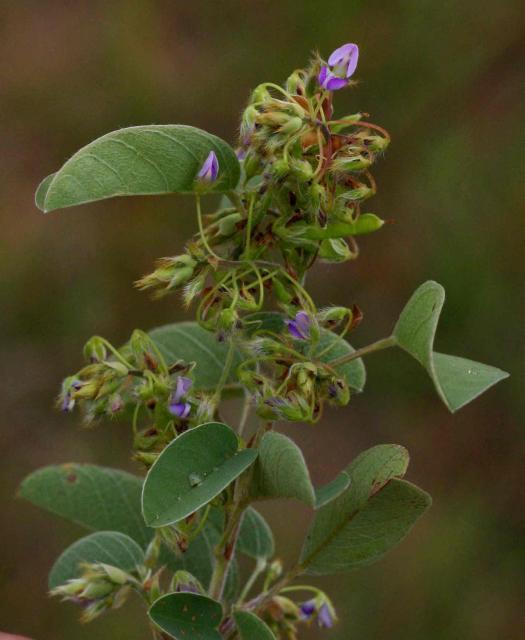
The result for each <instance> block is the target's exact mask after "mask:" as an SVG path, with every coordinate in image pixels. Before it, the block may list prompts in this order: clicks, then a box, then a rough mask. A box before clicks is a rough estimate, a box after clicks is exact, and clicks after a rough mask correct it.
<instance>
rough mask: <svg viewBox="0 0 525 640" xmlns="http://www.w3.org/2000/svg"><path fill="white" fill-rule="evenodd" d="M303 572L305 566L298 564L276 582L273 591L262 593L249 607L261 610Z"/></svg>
mask: <svg viewBox="0 0 525 640" xmlns="http://www.w3.org/2000/svg"><path fill="white" fill-rule="evenodd" d="M302 572H303V566H302V565H301V564H296V565H295V566H294V567H292V568H291V569H290V571H288V573H286V574H285V575H284V576H283V577H282V578H281V579H280V580H279V581H278V582H276V583H275V584H274V585H273V587H272V588H271V589H269V590H268V591H266V592H265V593H262V594H261V595H260V596H257V598H254V599H253V600H252V601H251V602H250V603H248V604H249V605H251V607H250V608H252V609H260V608H261V607H263V606H264V605H265V604H266V603H267V602H268V601H269V600H271V599H272V598H274V597H275V596H276V595H278V594H279V593H280V592H281V591H282V590H283V589H284V588H285V587H287V586H288V585H289V584H290V582H292V581H293V580H295V578H297V576H299V575H301V573H302Z"/></svg>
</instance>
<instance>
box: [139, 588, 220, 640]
mask: <svg viewBox="0 0 525 640" xmlns="http://www.w3.org/2000/svg"><path fill="white" fill-rule="evenodd" d="M148 614H149V617H150V618H151V620H153V622H154V623H155V624H156V625H157V626H158V627H160V628H161V629H162V631H164V632H166V633H168V634H169V635H170V636H171V637H172V638H175V639H176V640H190V639H191V640H221V638H222V636H221V634H220V633H219V632H218V631H217V627H218V626H219V624H220V621H221V618H222V607H221V605H220V604H219V603H218V602H217V601H216V600H212V599H211V598H207V597H206V596H201V595H198V594H196V593H168V594H167V595H165V596H162V597H161V598H159V599H158V600H156V601H155V602H154V603H153V604H152V605H151V607H150V610H149V612H148Z"/></svg>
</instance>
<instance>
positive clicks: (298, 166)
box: [290, 158, 314, 182]
mask: <svg viewBox="0 0 525 640" xmlns="http://www.w3.org/2000/svg"><path fill="white" fill-rule="evenodd" d="M290 170H291V172H292V174H293V175H294V176H295V177H296V178H297V179H298V180H299V181H301V182H307V181H308V180H311V179H312V177H313V175H314V170H313V167H312V165H311V164H310V163H309V162H308V160H299V159H298V158H292V159H291V160H290Z"/></svg>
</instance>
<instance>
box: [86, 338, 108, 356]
mask: <svg viewBox="0 0 525 640" xmlns="http://www.w3.org/2000/svg"><path fill="white" fill-rule="evenodd" d="M84 358H86V360H88V361H89V362H102V361H103V360H105V359H106V358H107V349H106V345H105V344H104V340H103V339H102V338H101V337H99V336H93V337H92V338H90V339H89V340H88V341H87V342H86V344H85V345H84Z"/></svg>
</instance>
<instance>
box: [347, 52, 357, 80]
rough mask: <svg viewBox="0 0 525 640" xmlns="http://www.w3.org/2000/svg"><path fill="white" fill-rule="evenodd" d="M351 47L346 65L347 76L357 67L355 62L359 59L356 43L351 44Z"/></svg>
mask: <svg viewBox="0 0 525 640" xmlns="http://www.w3.org/2000/svg"><path fill="white" fill-rule="evenodd" d="M352 47H353V49H352V52H351V54H350V55H349V56H348V67H347V68H346V77H347V78H350V76H353V75H354V72H355V70H356V69H357V62H358V60H359V47H358V46H357V45H356V44H353V45H352Z"/></svg>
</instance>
